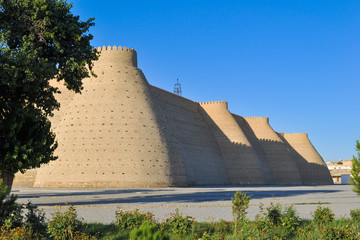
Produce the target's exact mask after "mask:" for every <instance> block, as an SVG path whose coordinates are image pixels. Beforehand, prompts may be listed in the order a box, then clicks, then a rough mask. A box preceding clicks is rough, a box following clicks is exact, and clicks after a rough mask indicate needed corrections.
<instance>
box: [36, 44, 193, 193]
mask: <svg viewBox="0 0 360 240" xmlns="http://www.w3.org/2000/svg"><path fill="white" fill-rule="evenodd" d="M134 56H136V52H135V51H134V50H132V49H122V48H119V49H117V48H112V49H111V48H103V49H102V52H101V57H100V59H99V61H98V62H96V63H95V66H94V71H95V73H96V74H97V75H98V77H97V78H94V77H92V78H90V79H86V80H85V81H84V90H83V92H82V94H81V95H80V94H77V95H75V96H74V97H73V100H72V101H71V102H70V103H69V105H68V107H67V108H66V109H65V112H64V113H63V114H62V117H61V120H60V121H59V123H58V125H57V127H56V130H55V132H56V134H57V138H58V142H59V147H58V149H57V151H56V152H55V153H56V154H57V155H58V156H59V159H58V160H57V161H54V162H51V163H49V164H48V165H46V166H43V167H41V168H40V169H39V170H38V174H37V178H36V181H35V186H37V187H45V186H57V187H70V186H71V187H159V186H185V185H186V176H185V171H184V166H183V160H182V158H181V156H180V155H179V154H176V152H174V149H173V148H172V147H171V146H170V145H169V144H168V142H169V141H168V139H166V136H165V134H164V132H163V130H162V128H163V125H162V124H161V119H159V117H158V114H157V106H156V104H155V103H154V101H153V99H152V96H151V93H150V87H149V85H148V83H147V81H146V79H145V77H144V75H143V74H142V72H141V70H139V69H138V68H137V67H136V61H135V59H136V58H135V57H134Z"/></svg>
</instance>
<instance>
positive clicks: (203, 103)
mask: <svg viewBox="0 0 360 240" xmlns="http://www.w3.org/2000/svg"><path fill="white" fill-rule="evenodd" d="M199 104H200V105H205V104H226V105H227V104H228V102H227V101H210V102H199Z"/></svg>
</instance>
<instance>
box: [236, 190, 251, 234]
mask: <svg viewBox="0 0 360 240" xmlns="http://www.w3.org/2000/svg"><path fill="white" fill-rule="evenodd" d="M231 202H232V214H233V217H234V223H235V235H236V234H237V230H238V227H239V225H240V224H241V222H243V221H244V220H245V218H246V217H245V216H246V209H248V207H249V202H250V196H248V195H247V194H246V193H243V192H236V193H235V194H234V197H233V198H231Z"/></svg>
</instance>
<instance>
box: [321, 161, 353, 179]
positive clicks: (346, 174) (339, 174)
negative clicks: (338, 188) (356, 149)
mask: <svg viewBox="0 0 360 240" xmlns="http://www.w3.org/2000/svg"><path fill="white" fill-rule="evenodd" d="M326 165H327V167H328V169H329V171H330V174H331V177H332V179H333V181H334V183H336V184H349V179H350V176H351V174H350V172H351V169H352V160H351V159H350V160H339V161H329V162H327V163H326Z"/></svg>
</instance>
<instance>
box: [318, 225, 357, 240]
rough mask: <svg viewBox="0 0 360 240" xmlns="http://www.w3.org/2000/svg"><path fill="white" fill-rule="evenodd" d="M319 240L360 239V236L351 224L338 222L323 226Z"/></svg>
mask: <svg viewBox="0 0 360 240" xmlns="http://www.w3.org/2000/svg"><path fill="white" fill-rule="evenodd" d="M319 239H329V240H332V239H360V236H359V233H358V232H357V231H356V230H355V229H354V228H353V226H352V225H351V224H350V223H346V221H337V222H333V223H330V224H324V225H321V226H320V236H319Z"/></svg>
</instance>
